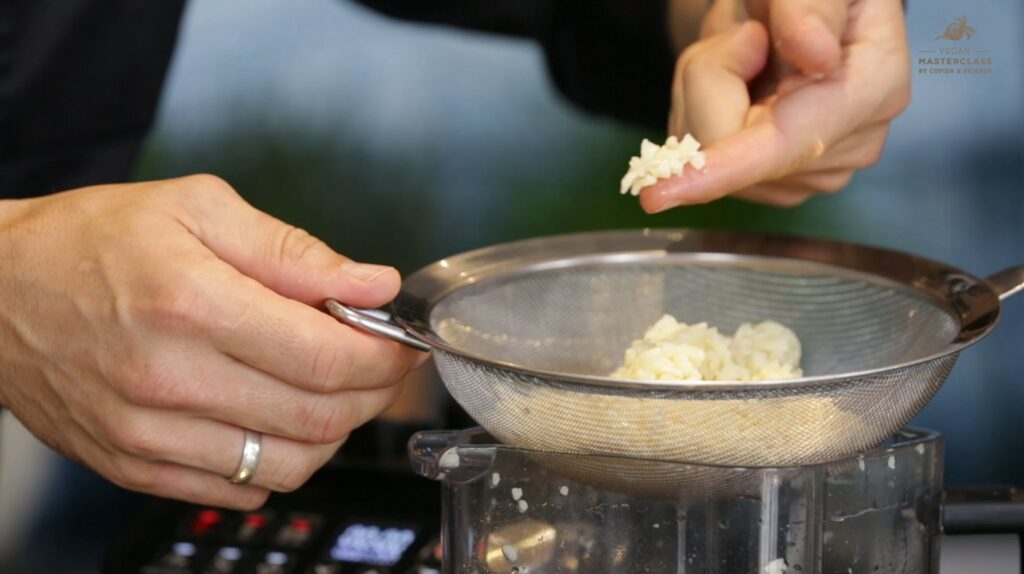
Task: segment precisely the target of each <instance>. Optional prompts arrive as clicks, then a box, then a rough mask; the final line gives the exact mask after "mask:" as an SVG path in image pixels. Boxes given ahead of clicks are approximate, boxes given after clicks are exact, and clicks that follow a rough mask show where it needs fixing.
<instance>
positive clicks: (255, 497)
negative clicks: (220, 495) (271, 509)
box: [224, 489, 270, 512]
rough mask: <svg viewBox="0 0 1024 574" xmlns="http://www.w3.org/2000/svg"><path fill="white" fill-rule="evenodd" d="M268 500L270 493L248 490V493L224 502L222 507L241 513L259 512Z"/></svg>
mask: <svg viewBox="0 0 1024 574" xmlns="http://www.w3.org/2000/svg"><path fill="white" fill-rule="evenodd" d="M268 498H270V491H268V490H264V489H249V491H248V492H246V493H244V494H240V495H239V496H237V497H235V498H233V499H232V500H230V501H225V503H224V506H226V507H228V508H234V509H236V510H242V511H246V512H248V511H252V510H259V509H260V508H261V507H263V505H264V504H266V503H267V499H268Z"/></svg>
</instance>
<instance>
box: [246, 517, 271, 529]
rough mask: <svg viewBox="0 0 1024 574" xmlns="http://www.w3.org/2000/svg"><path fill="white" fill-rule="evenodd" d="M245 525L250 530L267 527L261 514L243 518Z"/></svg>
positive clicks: (265, 518) (265, 520)
mask: <svg viewBox="0 0 1024 574" xmlns="http://www.w3.org/2000/svg"><path fill="white" fill-rule="evenodd" d="M245 525H246V526H248V527H250V528H263V527H264V526H266V525H267V517H266V516H263V515H262V514H248V515H246V517H245Z"/></svg>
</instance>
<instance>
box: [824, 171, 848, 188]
mask: <svg viewBox="0 0 1024 574" xmlns="http://www.w3.org/2000/svg"><path fill="white" fill-rule="evenodd" d="M852 180H853V172H852V171H848V172H845V173H842V174H839V175H837V176H836V177H834V178H832V180H831V181H828V182H827V183H826V184H825V186H824V189H823V190H822V191H825V192H826V193H835V192H837V191H840V190H842V189H845V188H846V186H848V185H850V181H852Z"/></svg>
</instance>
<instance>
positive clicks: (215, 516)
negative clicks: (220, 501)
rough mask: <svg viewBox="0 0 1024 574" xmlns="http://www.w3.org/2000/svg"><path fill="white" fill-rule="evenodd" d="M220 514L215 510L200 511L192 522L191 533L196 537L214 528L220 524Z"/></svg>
mask: <svg viewBox="0 0 1024 574" xmlns="http://www.w3.org/2000/svg"><path fill="white" fill-rule="evenodd" d="M221 518H222V516H221V513H220V512H217V511H216V510H212V509H207V510H200V511H199V512H198V513H197V514H196V517H195V520H193V521H192V533H193V534H195V535H196V536H202V535H204V534H206V533H208V532H209V531H210V529H212V528H213V527H214V526H216V525H217V524H219V523H220V521H221Z"/></svg>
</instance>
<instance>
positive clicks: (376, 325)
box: [324, 299, 431, 352]
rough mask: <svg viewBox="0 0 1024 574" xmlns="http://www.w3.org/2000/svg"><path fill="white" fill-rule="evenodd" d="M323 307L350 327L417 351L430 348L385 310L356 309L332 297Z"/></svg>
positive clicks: (427, 350)
mask: <svg viewBox="0 0 1024 574" xmlns="http://www.w3.org/2000/svg"><path fill="white" fill-rule="evenodd" d="M324 307H325V308H326V309H327V312H328V313H330V314H331V316H332V317H334V318H335V319H337V320H339V321H341V322H342V323H345V324H346V325H349V326H351V327H356V328H359V329H362V330H364V331H369V332H371V333H373V334H375V335H380V336H382V337H387V338H388V339H391V340H392V341H396V342H398V343H401V344H403V345H406V346H409V347H412V348H414V349H416V350H418V351H426V352H429V351H430V349H431V347H430V345H428V344H427V343H424V342H423V341H421V340H419V339H417V338H416V337H414V336H413V335H412V334H411V333H409V331H406V330H405V327H402V326H401V325H399V324H398V323H397V322H395V318H394V317H392V316H391V314H390V313H387V312H386V311H380V310H378V309H357V308H355V307H349V306H348V305H345V304H343V303H339V302H338V301H336V300H334V299H328V300H327V301H325V302H324Z"/></svg>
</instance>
